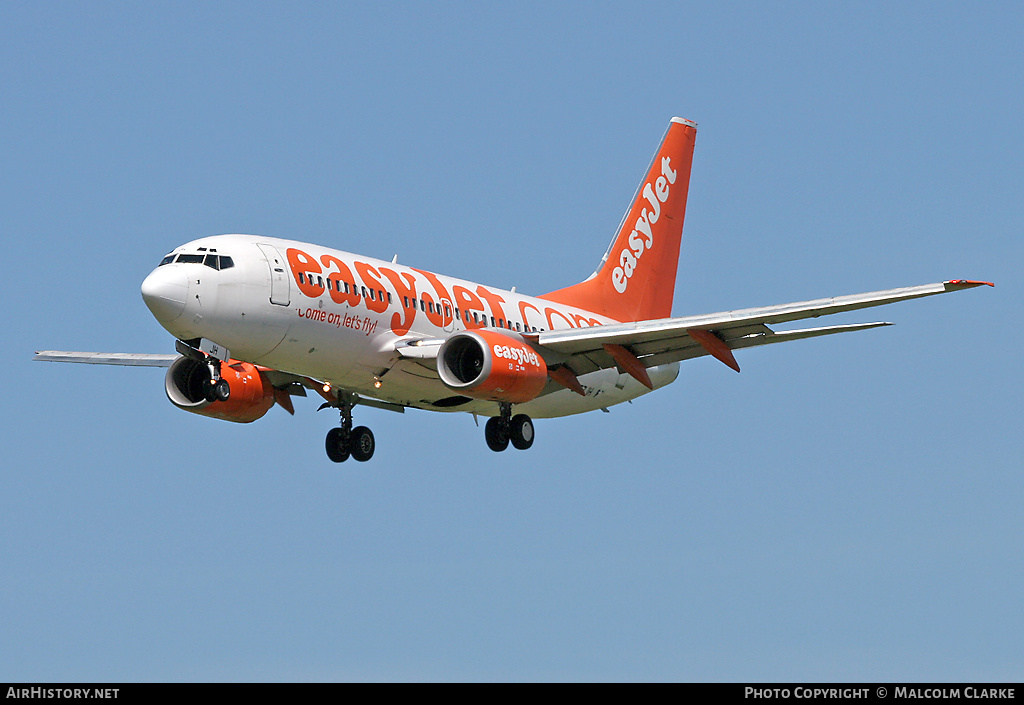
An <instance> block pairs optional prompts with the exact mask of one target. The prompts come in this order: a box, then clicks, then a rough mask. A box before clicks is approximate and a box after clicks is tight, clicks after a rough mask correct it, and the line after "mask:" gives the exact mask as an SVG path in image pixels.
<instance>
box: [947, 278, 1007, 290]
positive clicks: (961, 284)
mask: <svg viewBox="0 0 1024 705" xmlns="http://www.w3.org/2000/svg"><path fill="white" fill-rule="evenodd" d="M943 284H945V285H946V286H952V287H956V288H958V289H972V288H974V287H976V286H995V284H994V283H992V282H983V281H980V280H977V279H950V280H949V281H948V282H943Z"/></svg>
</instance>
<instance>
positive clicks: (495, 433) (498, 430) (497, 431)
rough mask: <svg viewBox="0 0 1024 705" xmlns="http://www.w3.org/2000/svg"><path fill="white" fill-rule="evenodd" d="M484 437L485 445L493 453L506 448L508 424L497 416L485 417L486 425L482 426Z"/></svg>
mask: <svg viewBox="0 0 1024 705" xmlns="http://www.w3.org/2000/svg"><path fill="white" fill-rule="evenodd" d="M484 439H485V440H486V441H487V447H488V448H490V449H491V450H493V451H494V452H495V453H500V452H501V451H503V450H505V449H506V448H508V441H509V437H508V426H506V425H505V423H504V419H502V418H500V417H497V416H494V417H492V418H489V419H487V425H485V426H484Z"/></svg>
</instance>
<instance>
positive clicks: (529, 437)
mask: <svg viewBox="0 0 1024 705" xmlns="http://www.w3.org/2000/svg"><path fill="white" fill-rule="evenodd" d="M498 407H499V408H500V409H501V416H494V417H492V418H490V419H487V423H486V425H485V426H484V440H486V441H487V447H488V448H490V449H491V450H493V451H494V452H495V453H500V452H501V451H503V450H505V449H506V448H508V444H509V442H511V443H512V445H513V446H514V447H515V448H516V449H518V450H526V449H528V448H529V447H530V446H532V445H533V438H534V431H533V419H531V418H530V417H529V416H527V415H526V414H516V415H515V416H513V415H512V405H511V404H508V403H505V402H502V403H500V404H499V405H498Z"/></svg>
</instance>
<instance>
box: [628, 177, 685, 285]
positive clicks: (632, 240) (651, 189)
mask: <svg viewBox="0 0 1024 705" xmlns="http://www.w3.org/2000/svg"><path fill="white" fill-rule="evenodd" d="M675 182H676V172H675V171H673V170H672V164H671V158H670V157H662V158H661V176H659V177H658V178H657V179H656V180H655V181H654V186H651V182H650V181H648V182H647V183H645V184H644V188H643V191H642V194H643V197H644V198H645V199H647V202H648V203H650V204H651V209H650V210H649V211H648V210H647V209H646V208H644V209H643V210H642V211H641V212H640V215H639V216H638V217H637V219H636V223H635V224H634V226H633V232H632V233H630V235H629V247H625V248H623V249H622V251H621V252H619V266H617V267H616V268H615V269H613V270H612V286H614V287H615V291H617V292H619V293H620V294H622V293H625V291H626V287H627V286H628V285H629V279H630V277H632V276H633V273H634V272H635V271H636V267H637V263H638V262H639V260H640V258H641V257H642V256H643V254H644V252H646V251H649V250H650V249H651V248H652V247H653V246H654V227H653V226H654V224H655V223H657V222H658V218H660V217H661V204H662V203H664V202H665V201H667V200H668V194H669V190H670V189H669V186H670V185H671V184H674V183H675ZM641 235H643V236H644V237H645V238H646V239H643V238H642V237H641Z"/></svg>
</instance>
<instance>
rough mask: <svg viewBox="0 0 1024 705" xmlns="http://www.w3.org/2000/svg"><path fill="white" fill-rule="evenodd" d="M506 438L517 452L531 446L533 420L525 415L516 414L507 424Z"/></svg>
mask: <svg viewBox="0 0 1024 705" xmlns="http://www.w3.org/2000/svg"><path fill="white" fill-rule="evenodd" d="M508 437H509V440H511V441H512V445H514V446H515V447H516V448H518V449H519V450H526V449H527V448H529V447H530V446H532V445H533V420H532V419H531V418H530V417H529V416H527V415H526V414H516V415H515V416H513V417H512V420H511V421H510V422H509V424H508Z"/></svg>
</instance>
